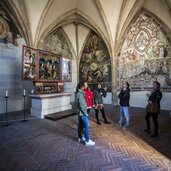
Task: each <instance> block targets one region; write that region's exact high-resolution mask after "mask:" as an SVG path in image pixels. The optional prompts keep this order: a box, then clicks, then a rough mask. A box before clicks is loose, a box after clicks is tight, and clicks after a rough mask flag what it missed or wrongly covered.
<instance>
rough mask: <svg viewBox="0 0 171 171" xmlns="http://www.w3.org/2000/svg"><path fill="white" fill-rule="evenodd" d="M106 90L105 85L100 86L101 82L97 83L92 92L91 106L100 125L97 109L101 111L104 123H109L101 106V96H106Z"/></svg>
mask: <svg viewBox="0 0 171 171" xmlns="http://www.w3.org/2000/svg"><path fill="white" fill-rule="evenodd" d="M106 90H107V87H104V88H102V86H101V84H98V85H97V88H96V89H95V90H94V92H93V107H94V108H95V115H96V120H97V124H99V125H101V122H100V120H99V116H98V113H99V109H100V111H101V113H102V116H103V119H104V123H106V124H110V122H109V121H108V120H107V118H106V116H105V111H104V106H103V97H106V95H107V93H106Z"/></svg>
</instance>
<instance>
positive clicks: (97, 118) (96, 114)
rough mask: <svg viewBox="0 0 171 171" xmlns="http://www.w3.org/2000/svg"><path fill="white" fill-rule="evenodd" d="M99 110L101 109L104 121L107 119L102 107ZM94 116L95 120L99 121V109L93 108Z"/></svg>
mask: <svg viewBox="0 0 171 171" xmlns="http://www.w3.org/2000/svg"><path fill="white" fill-rule="evenodd" d="M100 111H101V113H102V117H103V119H104V121H105V122H106V121H107V119H106V116H105V111H104V107H102V109H100ZM95 116H96V120H97V122H100V121H99V109H95Z"/></svg>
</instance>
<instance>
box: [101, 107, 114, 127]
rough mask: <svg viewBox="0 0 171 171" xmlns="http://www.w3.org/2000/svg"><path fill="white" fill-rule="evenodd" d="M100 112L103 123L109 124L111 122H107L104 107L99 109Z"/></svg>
mask: <svg viewBox="0 0 171 171" xmlns="http://www.w3.org/2000/svg"><path fill="white" fill-rule="evenodd" d="M100 111H101V113H102V116H103V119H104V123H105V124H111V122H109V121H108V120H107V118H106V116H105V112H104V108H103V107H102V109H100Z"/></svg>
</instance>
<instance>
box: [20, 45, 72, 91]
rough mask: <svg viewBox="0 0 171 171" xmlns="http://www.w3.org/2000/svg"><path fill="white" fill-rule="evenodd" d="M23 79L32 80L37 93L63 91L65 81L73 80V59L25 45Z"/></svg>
mask: <svg viewBox="0 0 171 171" xmlns="http://www.w3.org/2000/svg"><path fill="white" fill-rule="evenodd" d="M22 64H23V65H22V79H23V80H32V81H33V83H34V86H35V93H36V94H43V93H46V94H47V93H61V92H63V85H64V82H65V81H71V60H70V59H67V58H62V57H61V56H59V55H57V54H54V53H51V52H48V51H44V50H38V49H33V48H30V47H28V46H23V55H22Z"/></svg>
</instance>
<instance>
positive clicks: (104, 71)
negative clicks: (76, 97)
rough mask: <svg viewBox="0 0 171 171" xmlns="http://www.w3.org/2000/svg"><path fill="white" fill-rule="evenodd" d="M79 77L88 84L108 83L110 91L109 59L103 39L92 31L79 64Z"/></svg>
mask: <svg viewBox="0 0 171 171" xmlns="http://www.w3.org/2000/svg"><path fill="white" fill-rule="evenodd" d="M79 79H80V81H83V82H84V81H86V82H88V83H89V84H90V85H91V84H92V86H93V85H95V84H97V83H101V84H102V85H108V91H111V61H110V56H109V52H108V50H107V47H106V45H105V43H104V41H103V40H102V39H101V38H100V37H99V36H98V35H97V34H95V33H94V32H92V33H91V34H90V35H89V38H88V40H87V42H86V45H85V47H84V49H83V53H82V56H81V60H80V65H79Z"/></svg>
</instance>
